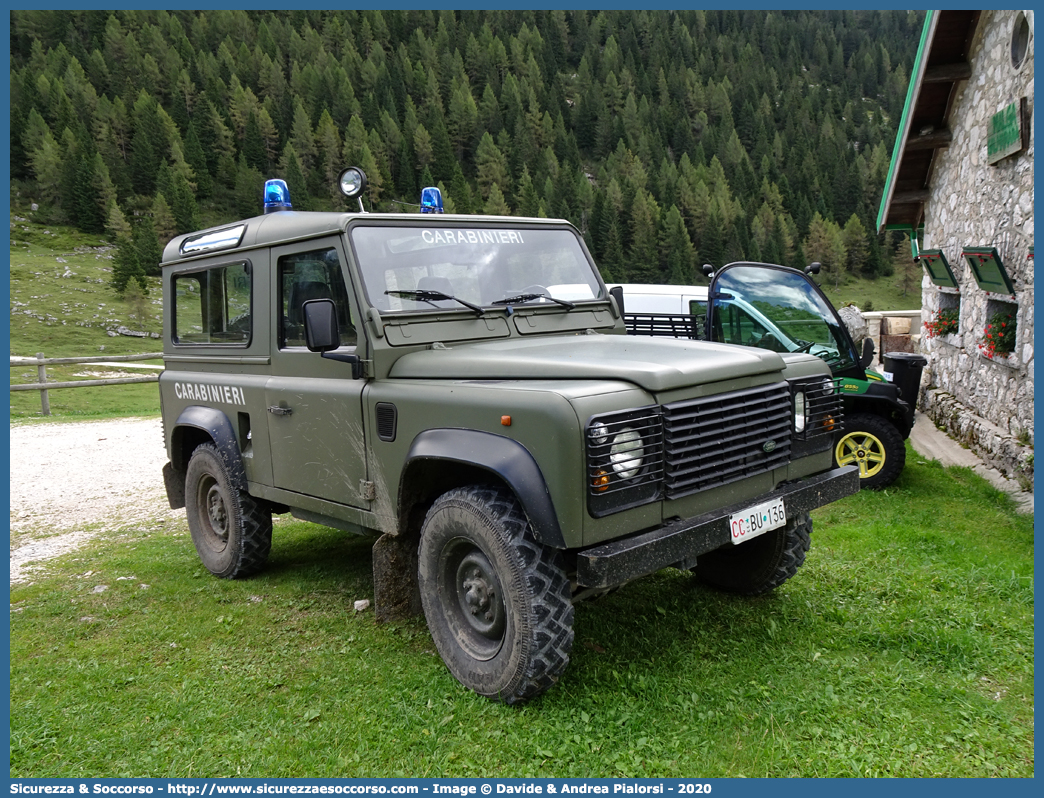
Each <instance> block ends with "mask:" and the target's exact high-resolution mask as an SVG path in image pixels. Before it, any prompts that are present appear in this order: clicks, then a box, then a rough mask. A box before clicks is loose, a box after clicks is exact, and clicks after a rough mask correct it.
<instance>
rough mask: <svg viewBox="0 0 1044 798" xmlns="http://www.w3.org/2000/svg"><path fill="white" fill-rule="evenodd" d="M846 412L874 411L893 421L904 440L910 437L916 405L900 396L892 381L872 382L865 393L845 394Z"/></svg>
mask: <svg viewBox="0 0 1044 798" xmlns="http://www.w3.org/2000/svg"><path fill="white" fill-rule="evenodd" d="M844 400H845V412H852V413H872V414H873V415H875V416H881V417H882V418H886V419H888V420H889V421H891V422H892V423H893V424H894V425H895V427H896V429H898V430H899V434H900V435H902V436H903V440H906V439H907V438H909V437H910V431H911V430H912V429H913V423H914V407H913V406H912V405H911V404H909V403H908V402H906V401H905V400H903V399H900V398H899V389H898V387H896V386H895V385H893V384H892V383H890V382H871V383H870V385H869V387H868V388H867V391H866V393H864V394H847V395H845V396H844Z"/></svg>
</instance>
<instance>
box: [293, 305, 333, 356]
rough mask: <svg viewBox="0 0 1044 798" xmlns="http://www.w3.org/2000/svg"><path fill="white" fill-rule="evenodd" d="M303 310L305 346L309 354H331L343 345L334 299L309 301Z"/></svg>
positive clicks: (302, 307)
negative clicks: (331, 351) (330, 352)
mask: <svg viewBox="0 0 1044 798" xmlns="http://www.w3.org/2000/svg"><path fill="white" fill-rule="evenodd" d="M301 310H302V312H303V313H304V322H305V344H306V345H307V346H308V351H309V352H329V351H330V350H331V349H336V348H337V347H339V346H340V345H341V333H340V331H339V330H338V329H337V306H336V305H335V304H334V301H333V300H332V299H309V300H308V301H307V302H305V303H304V304H303V305H301Z"/></svg>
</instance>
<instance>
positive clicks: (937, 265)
mask: <svg viewBox="0 0 1044 798" xmlns="http://www.w3.org/2000/svg"><path fill="white" fill-rule="evenodd" d="M917 259H918V260H919V261H920V262H921V265H922V266H924V270H925V271H926V272H928V279H930V280H931V281H932V282H933V283H935V285H939V286H943V287H944V288H956V287H957V279H956V278H955V277H954V276H953V270H952V269H951V268H950V264H949V263H948V262H947V260H946V256H945V255H944V254H943V251H942V250H941V249H922V250H921V253H920V255H918V256H917Z"/></svg>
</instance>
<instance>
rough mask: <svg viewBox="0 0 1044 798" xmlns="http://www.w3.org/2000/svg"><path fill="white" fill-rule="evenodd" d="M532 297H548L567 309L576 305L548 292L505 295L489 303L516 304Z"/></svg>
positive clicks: (531, 299) (530, 299) (530, 300)
mask: <svg viewBox="0 0 1044 798" xmlns="http://www.w3.org/2000/svg"><path fill="white" fill-rule="evenodd" d="M534 299H550V300H551V301H552V302H554V303H555V304H557V305H561V306H562V307H564V308H568V309H569V310H572V309H573V308H575V307H576V305H575V304H573V303H572V302H567V301H566V300H564V299H556V298H555V297H553V296H551V295H550V294H518V295H516V296H507V297H504V298H503V299H498V300H497V301H496V302H493V303H491V304H494V305H514V304H517V303H519V302H532V301H533V300H534Z"/></svg>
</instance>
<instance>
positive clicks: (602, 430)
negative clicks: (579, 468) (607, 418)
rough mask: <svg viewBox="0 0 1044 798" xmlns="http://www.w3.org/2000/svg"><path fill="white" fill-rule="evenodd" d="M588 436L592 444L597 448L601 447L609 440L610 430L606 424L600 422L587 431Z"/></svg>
mask: <svg viewBox="0 0 1044 798" xmlns="http://www.w3.org/2000/svg"><path fill="white" fill-rule="evenodd" d="M587 434H588V436H589V438H590V440H591V443H593V444H594V445H595V446H601V445H602V444H604V443H605V442H606V441H608V440H609V430H608V429H607V428H606V426H605V424H602V423H601V422H599V421H596V422H595V423H594V424H592V425H591V428H590V429H589V430H588V431H587Z"/></svg>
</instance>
